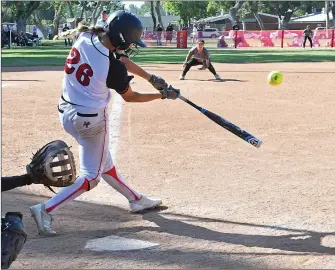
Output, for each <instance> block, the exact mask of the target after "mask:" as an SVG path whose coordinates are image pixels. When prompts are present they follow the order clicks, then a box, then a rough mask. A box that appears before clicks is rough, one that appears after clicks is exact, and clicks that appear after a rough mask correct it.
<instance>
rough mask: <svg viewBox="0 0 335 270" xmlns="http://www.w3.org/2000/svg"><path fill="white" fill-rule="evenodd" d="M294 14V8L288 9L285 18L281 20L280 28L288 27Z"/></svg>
mask: <svg viewBox="0 0 335 270" xmlns="http://www.w3.org/2000/svg"><path fill="white" fill-rule="evenodd" d="M292 15H293V10H291V9H289V10H287V11H286V13H285V16H284V18H283V20H282V21H281V22H280V23H281V27H280V29H287V28H288V23H289V21H290V20H291V17H292Z"/></svg>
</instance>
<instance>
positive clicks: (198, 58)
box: [179, 39, 221, 80]
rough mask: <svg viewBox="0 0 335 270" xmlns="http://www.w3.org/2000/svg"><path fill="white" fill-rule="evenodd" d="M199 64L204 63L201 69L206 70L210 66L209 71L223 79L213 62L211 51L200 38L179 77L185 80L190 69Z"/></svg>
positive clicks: (189, 53)
mask: <svg viewBox="0 0 335 270" xmlns="http://www.w3.org/2000/svg"><path fill="white" fill-rule="evenodd" d="M198 65H202V67H201V68H199V70H205V69H207V68H208V69H209V71H210V72H211V73H212V74H213V75H214V77H215V79H217V80H221V78H220V76H219V74H217V73H216V71H215V69H214V67H213V65H212V63H211V60H210V54H209V51H208V50H207V49H206V48H205V41H204V40H203V39H201V40H198V44H197V46H196V47H193V48H192V49H191V50H189V52H188V54H187V57H186V60H185V62H184V64H183V67H184V70H183V73H182V74H181V75H180V77H179V79H180V80H184V79H185V75H186V73H187V72H188V71H189V70H190V68H191V67H193V66H198Z"/></svg>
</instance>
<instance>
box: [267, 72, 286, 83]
mask: <svg viewBox="0 0 335 270" xmlns="http://www.w3.org/2000/svg"><path fill="white" fill-rule="evenodd" d="M282 82H283V74H281V73H280V72H279V71H272V72H270V73H269V75H268V83H269V84H271V85H280V84H281V83H282Z"/></svg>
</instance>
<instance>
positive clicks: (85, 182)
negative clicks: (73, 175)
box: [75, 174, 101, 191]
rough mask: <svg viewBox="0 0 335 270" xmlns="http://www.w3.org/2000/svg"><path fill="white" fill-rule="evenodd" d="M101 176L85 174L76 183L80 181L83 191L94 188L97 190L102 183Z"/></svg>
mask: <svg viewBox="0 0 335 270" xmlns="http://www.w3.org/2000/svg"><path fill="white" fill-rule="evenodd" d="M100 178H101V175H100V174H99V175H98V176H96V175H90V174H83V175H81V176H80V177H78V178H77V180H76V182H77V181H78V182H79V183H76V182H75V183H76V184H79V185H80V186H81V187H82V189H85V190H86V191H89V190H91V189H93V188H95V187H96V186H97V185H98V184H99V182H100Z"/></svg>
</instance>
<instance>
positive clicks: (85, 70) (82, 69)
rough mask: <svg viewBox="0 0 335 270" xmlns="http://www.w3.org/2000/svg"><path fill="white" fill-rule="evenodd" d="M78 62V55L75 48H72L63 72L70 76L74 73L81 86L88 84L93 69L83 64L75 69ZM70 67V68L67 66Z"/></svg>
mask: <svg viewBox="0 0 335 270" xmlns="http://www.w3.org/2000/svg"><path fill="white" fill-rule="evenodd" d="M79 62H80V53H79V51H78V50H77V49H76V48H74V47H73V48H72V49H71V51H70V54H69V56H68V57H67V58H66V63H65V66H64V70H65V72H66V73H67V74H72V73H73V72H75V71H76V79H77V81H78V82H79V83H80V84H81V85H82V86H88V85H89V84H90V80H91V77H92V76H93V69H92V68H91V66H90V65H89V64H86V63H83V64H81V65H79V67H75V66H76V65H77V64H78V63H79ZM69 64H70V65H71V67H70V66H69Z"/></svg>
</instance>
